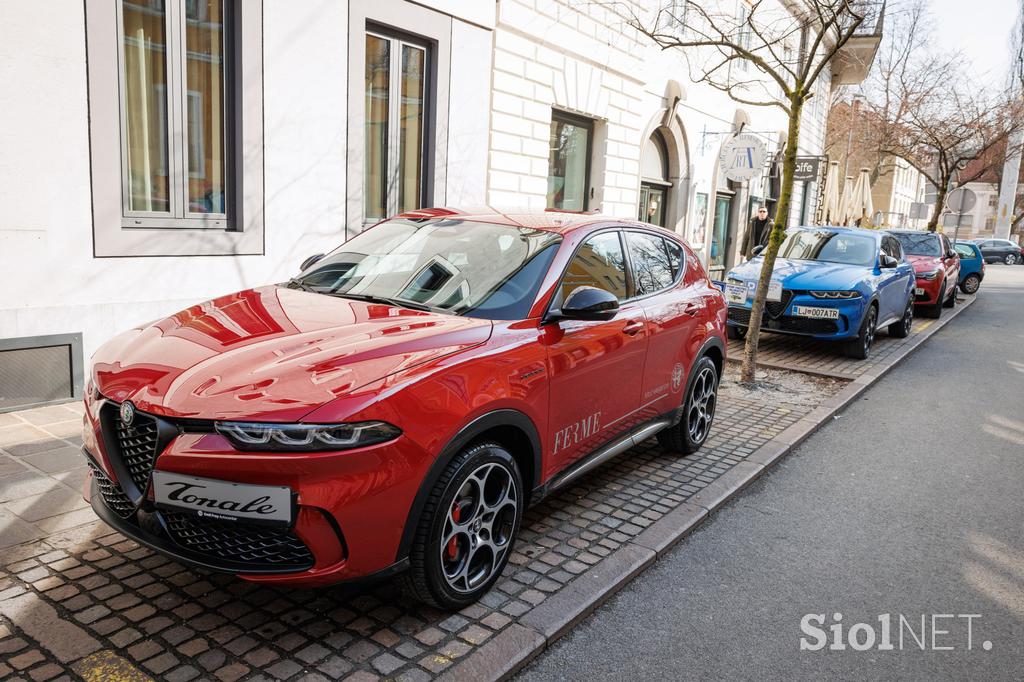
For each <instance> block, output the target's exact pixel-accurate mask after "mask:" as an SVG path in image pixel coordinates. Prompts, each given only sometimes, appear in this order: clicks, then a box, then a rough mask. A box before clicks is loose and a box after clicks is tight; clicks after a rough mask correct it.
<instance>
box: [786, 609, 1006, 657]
mask: <svg viewBox="0 0 1024 682" xmlns="http://www.w3.org/2000/svg"><path fill="white" fill-rule="evenodd" d="M980 618H981V614H979V613H932V614H923V613H922V614H920V616H917V615H914V616H906V615H904V614H902V613H899V614H895V615H894V614H891V613H883V614H880V615H879V616H878V617H877V619H876V622H871V623H852V624H846V623H843V614H841V613H833V614H832V618H831V620H830V621H828V622H827V618H826V614H824V613H808V614H805V615H804V616H803V617H802V618H801V619H800V631H801V632H802V633H803V636H802V637H800V651H821V650H823V649H828V650H829V651H846V650H848V649H849V650H853V651H904V650H919V651H953V650H956V649H962V650H967V651H971V650H973V649H975V648H976V647H977V646H978V642H977V641H976V640H977V633H976V629H977V625H978V624H977V623H975V621H976V620H978V619H980ZM980 646H981V648H982V649H984V650H985V651H990V650H991V649H992V642H991V641H989V640H987V639H985V640H982V641H981V642H980Z"/></svg>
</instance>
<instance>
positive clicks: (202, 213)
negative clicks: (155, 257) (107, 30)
mask: <svg viewBox="0 0 1024 682" xmlns="http://www.w3.org/2000/svg"><path fill="white" fill-rule="evenodd" d="M231 4H232V0H121V2H120V3H119V11H118V12H117V22H118V26H117V30H118V67H119V74H118V75H119V85H120V87H119V92H120V95H119V96H120V105H119V107H120V140H121V189H122V192H121V201H122V209H123V226H124V227H140V228H154V227H156V228H161V227H189V228H197V227H211V228H219V229H224V228H226V227H228V221H229V219H230V216H229V211H228V206H229V205H230V202H229V199H230V194H231V187H230V179H231V173H232V171H233V169H232V168H231V164H230V163H229V160H230V150H229V146H230V145H229V140H230V139H231V134H230V131H229V130H228V116H227V113H228V112H229V111H230V103H231V95H230V93H231V83H230V80H231V69H230V65H229V55H230V54H231V50H230V41H231V35H230V25H231V22H230V21H228V19H227V18H228V17H230V16H232V12H231Z"/></svg>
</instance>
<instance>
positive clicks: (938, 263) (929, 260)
mask: <svg viewBox="0 0 1024 682" xmlns="http://www.w3.org/2000/svg"><path fill="white" fill-rule="evenodd" d="M907 260H908V261H910V264H911V265H913V266H914V272H931V271H933V270H938V269H939V268H941V267H942V259H941V258H939V257H938V256H915V255H912V254H907Z"/></svg>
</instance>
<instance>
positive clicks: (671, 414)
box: [84, 209, 726, 608]
mask: <svg viewBox="0 0 1024 682" xmlns="http://www.w3.org/2000/svg"><path fill="white" fill-rule="evenodd" d="M725 318H726V306H725V301H724V297H723V295H722V294H721V292H720V291H719V290H718V289H716V288H715V287H714V286H713V285H712V284H711V282H710V281H709V280H708V276H707V274H706V272H705V270H704V268H703V267H702V266H701V264H700V263H699V262H698V260H697V258H695V257H694V255H693V252H691V251H690V249H689V248H688V247H687V246H686V245H685V244H684V243H683V242H682V241H680V240H679V238H678V237H677V236H676V235H674V234H673V233H671V232H668V231H665V230H662V229H660V228H655V227H651V226H650V225H646V224H643V223H633V222H624V221H617V220H612V219H609V218H602V217H598V216H592V215H579V214H566V213H541V214H529V215H509V214H502V213H497V212H494V211H490V212H480V213H475V214H469V213H465V212H459V211H453V210H448V209H430V210H423V211H417V212H412V213H406V214H403V215H401V216H398V217H396V218H394V219H391V220H387V221H384V222H382V223H380V224H378V225H376V226H375V227H373V228H371V229H369V230H366V231H365V232H363V233H361V234H360V235H358V236H357V237H355V238H354V239H351V240H350V241H348V242H346V243H344V244H342V245H341V246H340V247H338V248H337V249H336V250H335V251H333V252H331V253H330V254H327V255H326V256H321V257H315V258H311V259H309V260H308V261H307V262H306V263H305V264H304V267H303V270H302V272H301V274H299V275H298V276H297V277H295V278H293V279H291V280H290V281H288V282H287V283H282V284H277V285H271V286H264V287H258V288H255V289H248V290H246V291H241V292H238V293H234V294H230V295H228V296H223V297H221V298H217V299H214V300H212V301H209V302H207V303H202V304H199V305H195V306H193V307H191V308H188V309H187V310H183V311H181V312H179V313H176V314H174V315H171V316H170V317H167V318H165V319H162V320H159V321H156V322H154V323H151V324H148V325H145V326H142V327H138V328H136V329H133V330H131V331H128V332H126V333H124V334H121V335H120V336H117V337H115V338H114V339H112V340H111V341H109V342H108V343H106V344H105V345H104V346H103V347H102V348H100V350H98V351H97V352H96V354H95V356H94V358H93V365H92V370H91V375H90V378H89V381H88V387H87V396H86V399H85V405H86V415H85V443H84V452H85V456H86V458H87V459H88V463H89V466H90V469H91V476H90V479H89V481H88V482H87V484H86V495H87V497H88V498H89V499H90V501H91V503H92V506H93V508H94V509H95V510H96V513H97V514H98V515H99V516H100V517H101V518H102V519H103V520H104V521H106V522H107V523H108V524H109V525H111V526H113V527H114V528H116V529H117V530H119V531H120V532H121V533H123V534H125V535H127V536H129V537H131V538H134V539H135V540H137V541H138V542H140V543H142V544H144V545H147V546H149V547H151V548H153V549H155V550H157V551H159V552H161V553H163V554H165V555H168V556H170V557H173V558H174V559H176V560H178V561H181V562H184V563H189V564H192V565H197V566H201V567H205V568H208V569H213V570H220V571H228V572H231V573H235V574H237V575H239V576H241V577H242V578H245V579H247V580H255V581H264V582H272V583H279V584H284V583H294V584H304V585H323V584H329V583H334V582H338V581H342V580H353V579H356V578H365V577H370V576H386V575H391V574H398V573H401V574H402V577H401V580H402V582H403V583H404V584H405V585H406V587H407V588H408V589H409V590H410V591H411V592H412V593H413V594H414V595H416V596H418V597H419V598H421V599H423V600H424V601H426V602H428V603H431V604H434V605H437V606H441V607H444V608H458V607H461V606H464V605H466V604H469V603H471V602H472V601H474V600H475V599H477V598H478V597H480V596H481V595H482V594H483V593H484V592H485V591H486V590H487V589H488V588H489V587H490V586H491V584H492V583H493V582H494V581H495V580H496V579H497V578H498V575H499V574H500V573H501V571H502V569H503V568H504V566H505V563H506V562H507V561H508V557H509V552H510V551H511V548H512V545H513V542H514V539H515V536H516V532H517V530H518V528H519V524H520V521H521V519H522V516H523V511H524V509H525V508H526V507H527V506H528V505H530V504H532V503H535V502H536V501H538V500H539V499H541V498H543V497H544V496H545V495H547V494H548V493H550V492H551V491H553V490H555V489H557V488H559V487H560V486H563V485H565V484H567V483H569V482H570V481H572V480H574V479H576V478H577V477H578V476H580V475H582V474H584V473H585V472H587V471H590V470H591V469H593V468H594V467H595V466H597V465H598V464H599V463H601V462H602V461H604V460H606V459H608V458H610V457H612V456H614V455H616V454H619V453H621V452H623V451H625V450H627V449H628V448H630V447H631V446H633V445H634V444H636V443H639V442H640V441H642V440H644V439H646V438H648V437H650V436H652V435H654V434H657V436H658V439H659V441H660V442H661V444H662V445H663V446H664V447H665V448H667V449H668V450H670V451H672V452H678V453H683V454H685V453H690V452H693V451H695V450H697V449H698V448H699V447H700V446H701V445H702V444H703V443H704V442H705V440H706V439H707V437H708V432H709V430H710V428H711V423H712V420H713V418H714V414H715V404H716V396H717V390H718V382H719V378H720V377H721V373H722V367H723V363H724V360H725V340H724V339H725Z"/></svg>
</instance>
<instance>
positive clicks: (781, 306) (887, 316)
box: [725, 227, 914, 359]
mask: <svg viewBox="0 0 1024 682" xmlns="http://www.w3.org/2000/svg"><path fill="white" fill-rule="evenodd" d="M758 252H759V251H758V250H755V253H758ZM762 262H763V258H762V257H761V256H759V255H755V257H754V258H753V259H752V260H750V261H748V262H746V263H744V264H742V265H738V266H736V267H735V268H733V269H732V270H730V271H729V274H728V277H727V279H726V285H725V297H726V300H727V301H728V302H729V332H730V335H731V336H733V337H734V338H742V337H743V336H744V335H745V334H746V330H747V326H748V325H749V324H750V308H751V306H752V304H753V300H754V289H755V287H756V286H757V280H758V278H759V277H760V274H761V264H762ZM913 321H914V268H913V266H912V265H911V264H910V263H909V262H907V260H906V258H905V257H904V255H903V248H902V247H901V246H900V243H899V241H898V240H897V239H896V238H895V237H893V236H892V235H891V234H889V233H888V232H882V231H878V230H862V229H858V228H848V227H801V228H795V229H792V230H789V231H788V233H787V235H786V241H784V242H783V243H782V246H781V247H780V249H779V256H778V258H777V259H776V261H775V269H774V271H773V272H772V280H771V286H770V287H769V290H768V301H767V302H766V304H765V311H764V315H763V317H762V320H761V329H762V330H768V331H773V332H780V333H783V334H797V335H800V336H811V337H814V338H819V339H830V340H836V341H842V342H843V343H844V344H845V351H846V354H847V355H848V356H850V357H853V358H858V359H865V358H867V357H868V354H869V353H870V352H871V344H872V343H873V342H874V340H875V331H876V330H877V329H879V328H881V327H888V332H889V335H890V336H895V337H899V338H903V337H905V336H907V335H909V334H910V328H911V325H912V324H913Z"/></svg>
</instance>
